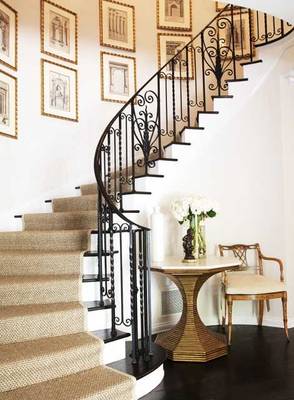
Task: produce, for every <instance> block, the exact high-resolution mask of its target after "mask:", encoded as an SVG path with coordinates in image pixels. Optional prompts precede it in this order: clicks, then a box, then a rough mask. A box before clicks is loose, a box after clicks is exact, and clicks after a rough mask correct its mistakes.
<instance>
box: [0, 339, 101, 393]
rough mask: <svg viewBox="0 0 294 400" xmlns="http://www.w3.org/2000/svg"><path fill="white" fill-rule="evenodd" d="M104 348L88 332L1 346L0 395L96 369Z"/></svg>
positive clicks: (99, 340)
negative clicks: (0, 393)
mask: <svg viewBox="0 0 294 400" xmlns="http://www.w3.org/2000/svg"><path fill="white" fill-rule="evenodd" d="M103 346H104V343H103V341H102V340H101V339H99V338H95V337H94V336H92V335H90V334H88V333H77V334H74V335H66V336H57V337H50V338H43V339H38V340H32V341H28V342H19V343H13V344H12V343H9V344H2V345H0V354H1V357H0V392H4V391H8V390H15V389H17V388H20V387H24V386H28V385H32V384H36V383H40V382H44V381H46V380H50V379H56V378H59V377H63V376H67V375H71V374H76V373H78V372H81V371H83V370H86V369H91V368H95V367H97V366H99V365H101V363H102V350H103ZM46 398H47V397H46V396H45V397H44V400H45V399H46ZM35 399H36V400H37V399H40V397H39V396H37V397H36V398H35ZM57 399H58V398H57Z"/></svg>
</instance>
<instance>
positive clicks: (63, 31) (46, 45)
mask: <svg viewBox="0 0 294 400" xmlns="http://www.w3.org/2000/svg"><path fill="white" fill-rule="evenodd" d="M41 51H42V53H44V54H47V55H49V56H52V57H57V58H59V59H61V60H64V61H68V62H71V63H74V64H77V62H78V17H77V14H76V13H74V12H72V11H70V10H67V9H66V8H63V7H61V6H59V5H57V4H55V3H51V2H50V1H48V0H41Z"/></svg>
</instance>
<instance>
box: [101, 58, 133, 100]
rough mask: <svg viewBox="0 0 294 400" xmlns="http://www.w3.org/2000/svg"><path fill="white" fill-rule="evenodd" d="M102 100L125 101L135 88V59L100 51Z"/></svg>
mask: <svg viewBox="0 0 294 400" xmlns="http://www.w3.org/2000/svg"><path fill="white" fill-rule="evenodd" d="M101 81H102V84H101V89H102V93H101V95H102V100H105V101H113V102H117V103H125V102H126V101H128V100H129V98H130V97H132V96H133V95H134V94H135V93H136V90H137V83H136V59H135V58H134V57H128V56H122V55H117V54H112V53H107V52H101Z"/></svg>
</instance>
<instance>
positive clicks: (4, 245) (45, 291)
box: [0, 185, 135, 400]
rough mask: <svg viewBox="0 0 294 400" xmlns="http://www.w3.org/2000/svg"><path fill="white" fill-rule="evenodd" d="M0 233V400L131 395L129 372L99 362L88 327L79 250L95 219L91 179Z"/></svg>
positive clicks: (126, 398)
mask: <svg viewBox="0 0 294 400" xmlns="http://www.w3.org/2000/svg"><path fill="white" fill-rule="evenodd" d="M81 192H82V196H80V197H72V198H64V199H56V200H53V204H52V205H53V213H48V214H27V215H24V217H23V227H24V229H23V231H21V232H6V233H5V232H3V233H0V400H39V399H42V400H132V399H134V387H135V379H134V378H133V377H131V376H128V375H126V374H123V373H121V372H118V371H115V370H113V369H111V368H108V367H106V366H104V365H103V342H102V340H100V339H99V338H97V337H94V336H93V335H91V334H90V333H87V332H86V314H87V311H86V310H85V309H84V308H83V306H82V305H81V303H80V285H81V282H82V277H81V274H82V262H83V253H84V252H85V251H86V250H90V231H91V229H95V228H96V225H97V215H96V201H97V195H96V194H97V191H96V185H85V186H83V187H82V188H81Z"/></svg>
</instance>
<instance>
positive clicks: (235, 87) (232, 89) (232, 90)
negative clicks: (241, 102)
mask: <svg viewBox="0 0 294 400" xmlns="http://www.w3.org/2000/svg"><path fill="white" fill-rule="evenodd" d="M248 82H249V81H240V82H238V81H236V82H229V84H228V86H229V87H228V94H229V95H232V96H236V97H243V96H245V95H246V92H247V90H248V87H249V85H248Z"/></svg>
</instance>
